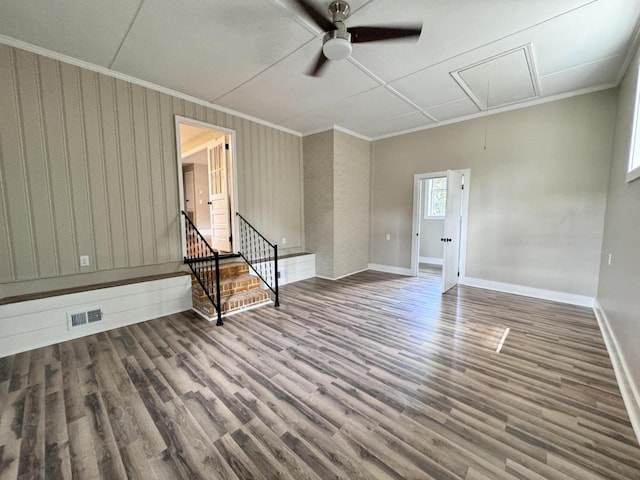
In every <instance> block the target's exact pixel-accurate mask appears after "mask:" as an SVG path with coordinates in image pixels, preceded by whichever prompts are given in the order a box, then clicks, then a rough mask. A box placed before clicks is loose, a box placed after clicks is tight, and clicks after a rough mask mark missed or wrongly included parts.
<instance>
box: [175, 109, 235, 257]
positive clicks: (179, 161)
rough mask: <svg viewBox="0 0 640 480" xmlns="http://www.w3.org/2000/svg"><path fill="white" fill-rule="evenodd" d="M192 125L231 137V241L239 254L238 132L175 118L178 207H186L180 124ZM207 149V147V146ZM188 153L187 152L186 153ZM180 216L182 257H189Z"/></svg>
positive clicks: (193, 120) (180, 216)
mask: <svg viewBox="0 0 640 480" xmlns="http://www.w3.org/2000/svg"><path fill="white" fill-rule="evenodd" d="M181 123H183V124H186V125H192V126H194V127H201V128H207V129H209V130H215V131H217V132H222V133H224V134H225V135H229V136H230V137H231V140H230V142H229V165H228V172H227V181H228V187H229V197H230V198H229V209H230V216H231V218H230V219H229V223H230V226H229V228H230V232H231V235H232V241H231V251H232V252H233V253H238V248H237V247H236V244H237V238H238V237H237V234H236V233H237V232H236V227H237V225H236V212H237V211H238V198H237V197H238V175H237V172H238V170H237V162H236V131H235V130H231V129H230V128H225V127H219V126H218V125H214V124H212V123H207V122H202V121H200V120H195V119H193V118H188V117H183V116H181V115H175V116H174V126H175V138H176V161H177V165H178V195H179V198H178V205H180V206H181V207H180V210H182V205H184V186H183V182H184V180H183V178H182V154H183V152H182V147H181V142H180V124H181ZM205 148H206V146H205ZM195 151H196V150H190V151H189V152H188V153H195ZM184 153H186V152H184ZM229 176H231V181H229ZM178 216H179V218H180V241H181V242H182V257H183V258H184V257H186V256H187V236H186V229H185V221H184V216H183V215H182V214H180V212H178Z"/></svg>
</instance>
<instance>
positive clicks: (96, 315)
mask: <svg viewBox="0 0 640 480" xmlns="http://www.w3.org/2000/svg"><path fill="white" fill-rule="evenodd" d="M100 321H102V309H101V308H92V309H90V310H83V311H81V312H73V313H67V326H68V328H69V330H71V329H72V328H77V327H82V326H83V325H89V324H90V323H95V322H100Z"/></svg>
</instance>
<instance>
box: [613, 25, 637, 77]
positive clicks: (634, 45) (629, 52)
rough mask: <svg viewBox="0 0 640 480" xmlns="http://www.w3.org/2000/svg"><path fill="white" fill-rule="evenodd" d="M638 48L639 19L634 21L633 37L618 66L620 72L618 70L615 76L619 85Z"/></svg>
mask: <svg viewBox="0 0 640 480" xmlns="http://www.w3.org/2000/svg"><path fill="white" fill-rule="evenodd" d="M638 48H640V20H638V23H636V28H635V31H634V33H633V38H632V39H631V41H630V42H629V44H628V45H627V54H626V55H625V57H624V62H622V66H621V67H620V72H618V77H617V78H616V84H617V85H620V83H621V82H622V78H623V77H624V76H625V74H626V73H627V70H629V65H631V61H632V60H633V57H634V56H635V54H636V51H637V50H638Z"/></svg>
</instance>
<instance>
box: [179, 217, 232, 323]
mask: <svg viewBox="0 0 640 480" xmlns="http://www.w3.org/2000/svg"><path fill="white" fill-rule="evenodd" d="M182 215H183V216H184V219H185V228H186V235H187V256H186V257H184V263H186V264H187V265H189V268H190V269H191V271H192V272H193V275H194V277H196V279H197V280H198V283H199V284H200V286H201V287H202V290H204V292H205V294H206V295H207V297H208V298H209V300H210V301H211V304H212V305H213V306H214V308H215V309H216V312H217V314H218V320H217V322H216V325H218V326H220V325H223V322H222V308H221V307H222V305H221V302H220V259H219V257H218V252H217V251H215V250H214V249H213V248H211V245H209V242H207V240H206V239H205V238H204V237H203V236H202V234H201V233H200V232H199V231H198V229H197V228H196V226H195V225H194V224H193V222H192V221H191V219H190V218H189V216H188V215H187V213H186V212H185V211H184V210H182Z"/></svg>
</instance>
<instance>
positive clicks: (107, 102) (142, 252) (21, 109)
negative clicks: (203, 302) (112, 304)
mask: <svg viewBox="0 0 640 480" xmlns="http://www.w3.org/2000/svg"><path fill="white" fill-rule="evenodd" d="M0 85H1V86H2V88H0V112H1V113H0V201H1V205H0V296H10V295H17V294H21V293H29V292H30V290H31V287H30V281H33V285H36V284H37V286H38V287H37V288H38V289H43V288H44V289H45V290H46V289H54V288H60V287H61V285H64V286H74V285H77V284H82V283H85V282H86V281H87V280H88V279H90V278H92V277H93V276H92V275H83V274H91V273H96V272H100V273H101V275H100V276H101V278H102V279H104V278H105V272H113V275H112V276H113V279H114V280H115V279H118V278H122V277H123V276H126V273H125V272H123V271H122V269H132V268H140V267H149V266H154V265H158V266H159V265H166V264H168V263H172V262H179V261H180V260H181V234H180V222H179V211H180V205H179V198H178V195H179V194H178V170H177V160H176V151H175V127H174V118H175V115H181V116H184V117H188V118H193V119H196V120H200V121H203V122H207V123H211V124H213V125H216V126H219V127H224V128H228V129H232V130H234V131H235V132H236V151H235V152H234V153H235V155H236V158H235V160H236V170H237V172H236V173H237V176H238V178H237V185H238V192H237V195H236V196H237V206H238V210H239V211H240V212H241V213H243V215H245V216H246V217H247V218H248V219H249V221H251V222H252V223H253V224H254V225H256V227H257V228H258V229H260V230H261V231H263V232H264V233H265V234H266V236H267V237H268V238H269V239H270V240H271V241H272V242H276V243H278V244H281V239H282V237H286V239H287V244H286V246H285V245H281V249H282V251H283V253H288V252H290V253H294V252H299V251H302V250H303V248H304V245H303V231H304V230H303V226H302V221H303V218H302V216H303V210H302V181H301V175H302V165H301V161H302V154H301V139H300V137H297V136H295V135H292V134H289V133H286V132H282V131H279V130H276V129H273V128H270V127H267V126H264V125H260V124H257V123H254V122H251V121H250V120H246V119H242V118H239V117H235V116H233V115H230V114H228V113H223V112H219V111H216V110H214V109H211V108H207V107H204V106H202V105H197V104H194V103H191V102H188V101H185V100H182V99H179V98H176V97H172V96H170V95H167V94H164V93H160V92H157V91H155V90H151V89H148V88H144V87H141V86H138V85H134V84H131V83H128V82H125V81H123V80H120V79H115V78H112V77H109V76H106V75H103V74H99V73H96V72H93V71H90V70H86V69H82V68H79V67H76V66H72V65H69V64H65V63H62V62H59V61H56V60H52V59H50V58H46V57H42V56H39V55H36V54H33V53H29V52H26V51H23V50H20V49H16V48H13V47H9V46H6V45H0ZM80 255H88V256H89V257H90V260H91V264H90V266H88V267H80V266H79V256H80ZM163 269H164V270H166V267H163ZM106 276H107V277H109V275H106ZM62 277H64V278H62ZM43 279H50V280H51V281H50V282H49V283H47V282H44V283H43V282H42V280H43ZM36 280H37V282H35V281H36ZM34 288H35V287H34Z"/></svg>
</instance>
